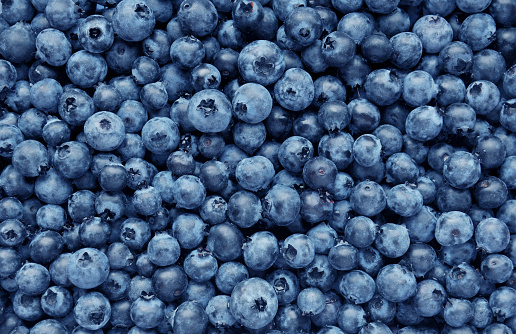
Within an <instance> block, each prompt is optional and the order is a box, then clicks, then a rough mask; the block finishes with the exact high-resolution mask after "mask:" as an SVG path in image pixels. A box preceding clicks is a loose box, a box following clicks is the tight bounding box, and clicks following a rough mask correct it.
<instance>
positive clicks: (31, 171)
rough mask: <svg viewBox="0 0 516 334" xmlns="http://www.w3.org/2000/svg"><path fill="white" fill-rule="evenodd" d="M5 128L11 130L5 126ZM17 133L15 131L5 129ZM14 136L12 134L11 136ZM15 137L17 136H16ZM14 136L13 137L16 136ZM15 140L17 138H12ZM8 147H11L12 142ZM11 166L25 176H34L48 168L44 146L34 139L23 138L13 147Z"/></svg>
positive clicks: (47, 158)
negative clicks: (23, 139)
mask: <svg viewBox="0 0 516 334" xmlns="http://www.w3.org/2000/svg"><path fill="white" fill-rule="evenodd" d="M7 127H8V126H6V130H11V129H10V128H7ZM5 132H7V133H6V134H9V132H11V133H13V132H14V133H13V134H14V135H17V133H16V132H15V131H5ZM13 137H14V136H13ZM16 137H17V136H16ZM16 137H14V138H16ZM14 140H15V141H16V140H17V139H14ZM9 145H11V146H10V147H12V146H13V145H12V144H9ZM12 163H13V166H14V167H15V168H16V169H17V170H18V171H19V172H20V173H21V174H22V175H23V176H25V177H36V176H38V175H41V174H42V173H44V172H46V171H47V170H48V168H49V157H48V151H47V149H46V147H45V146H44V145H43V144H41V143H40V142H38V141H36V140H25V141H23V142H20V143H19V144H18V145H16V146H15V147H14V151H13V153H12Z"/></svg>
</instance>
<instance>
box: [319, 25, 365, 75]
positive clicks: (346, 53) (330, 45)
mask: <svg viewBox="0 0 516 334" xmlns="http://www.w3.org/2000/svg"><path fill="white" fill-rule="evenodd" d="M321 51H322V57H323V58H324V62H325V63H326V64H327V65H328V66H332V67H343V66H345V65H346V64H348V63H349V62H350V60H351V59H352V57H353V56H354V55H355V51H356V45H355V41H354V40H353V39H352V38H351V37H350V36H349V35H348V34H347V33H345V32H343V31H333V32H330V33H329V34H328V35H326V37H324V39H323V40H322V44H321Z"/></svg>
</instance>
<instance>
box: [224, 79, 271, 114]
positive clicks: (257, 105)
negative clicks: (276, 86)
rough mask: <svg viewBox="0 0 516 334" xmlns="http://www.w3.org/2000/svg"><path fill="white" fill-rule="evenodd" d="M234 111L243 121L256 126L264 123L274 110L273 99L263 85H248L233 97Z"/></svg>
mask: <svg viewBox="0 0 516 334" xmlns="http://www.w3.org/2000/svg"><path fill="white" fill-rule="evenodd" d="M232 104H233V111H234V113H235V115H236V116H237V117H238V119H240V120H241V121H244V122H246V123H251V124H256V123H259V122H262V121H264V120H265V119H266V118H267V117H268V116H269V114H270V113H271V110H272V97H271V95H270V93H269V91H268V90H267V89H266V88H265V87H264V86H262V85H260V84H256V83H247V84H244V85H242V86H241V87H240V88H238V89H237V91H236V92H235V95H234V96H233V101H232Z"/></svg>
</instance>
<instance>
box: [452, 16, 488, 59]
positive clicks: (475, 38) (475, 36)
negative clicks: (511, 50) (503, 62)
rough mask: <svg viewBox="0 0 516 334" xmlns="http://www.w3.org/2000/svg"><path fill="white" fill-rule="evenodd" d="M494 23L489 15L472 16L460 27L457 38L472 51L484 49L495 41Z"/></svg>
mask: <svg viewBox="0 0 516 334" xmlns="http://www.w3.org/2000/svg"><path fill="white" fill-rule="evenodd" d="M495 34H496V23H495V21H494V19H493V18H492V17H491V16H490V15H489V14H472V15H470V16H468V17H467V18H466V19H465V20H464V22H463V23H462V25H461V28H460V34H459V38H460V40H461V41H462V42H464V43H467V44H468V45H469V46H470V47H471V49H472V50H473V51H479V50H482V49H484V48H486V47H487V46H488V45H489V44H491V42H493V40H494V39H495V37H494V36H495Z"/></svg>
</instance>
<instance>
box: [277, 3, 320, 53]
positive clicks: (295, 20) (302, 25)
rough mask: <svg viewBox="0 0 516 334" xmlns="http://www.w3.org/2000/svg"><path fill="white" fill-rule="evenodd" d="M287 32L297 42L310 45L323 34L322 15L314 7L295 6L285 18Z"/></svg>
mask: <svg viewBox="0 0 516 334" xmlns="http://www.w3.org/2000/svg"><path fill="white" fill-rule="evenodd" d="M285 33H286V34H287V37H289V38H290V39H292V41H294V42H295V43H297V44H299V45H302V46H309V45H311V44H312V43H314V42H315V41H316V40H317V39H319V37H320V36H321V33H322V20H321V17H320V16H319V14H318V13H317V11H316V10H315V9H313V8H310V7H297V8H294V10H292V11H291V12H290V13H289V14H288V15H287V17H286V19H285Z"/></svg>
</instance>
